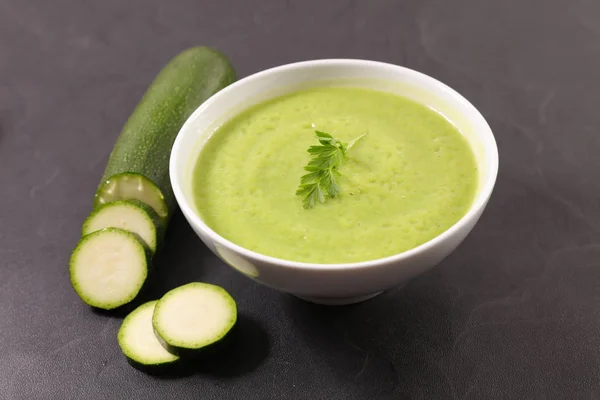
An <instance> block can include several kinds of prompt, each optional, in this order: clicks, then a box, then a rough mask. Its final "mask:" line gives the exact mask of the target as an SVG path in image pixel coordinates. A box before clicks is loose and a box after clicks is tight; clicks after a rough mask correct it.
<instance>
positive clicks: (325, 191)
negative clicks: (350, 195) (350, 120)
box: [296, 131, 366, 208]
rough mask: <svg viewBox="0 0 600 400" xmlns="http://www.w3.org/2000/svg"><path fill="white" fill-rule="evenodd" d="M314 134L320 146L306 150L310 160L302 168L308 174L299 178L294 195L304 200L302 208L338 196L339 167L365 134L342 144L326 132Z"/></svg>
mask: <svg viewBox="0 0 600 400" xmlns="http://www.w3.org/2000/svg"><path fill="white" fill-rule="evenodd" d="M315 133H316V136H317V139H318V140H319V143H320V144H319V145H314V146H310V147H309V148H308V150H307V151H308V152H309V153H310V154H311V155H312V159H311V160H310V161H309V162H308V164H307V165H306V166H305V167H304V170H305V171H307V172H308V173H307V174H305V175H303V176H302V178H300V186H299V187H298V190H296V195H298V196H301V197H303V198H304V199H303V201H302V205H303V207H304V208H313V207H314V206H315V204H317V203H324V202H325V201H326V200H327V198H335V197H337V196H338V195H339V194H340V192H341V190H340V186H339V185H338V183H337V178H338V177H340V176H341V174H340V172H339V167H340V165H342V162H343V161H344V160H345V159H346V153H347V152H348V150H350V149H351V148H352V146H354V145H355V144H356V142H358V141H359V140H360V139H362V138H363V137H365V136H366V133H365V134H362V135H361V136H359V137H357V138H356V139H354V140H352V141H351V142H349V143H343V142H340V141H339V140H337V139H335V138H334V137H333V136H331V135H330V134H329V133H327V132H322V131H315Z"/></svg>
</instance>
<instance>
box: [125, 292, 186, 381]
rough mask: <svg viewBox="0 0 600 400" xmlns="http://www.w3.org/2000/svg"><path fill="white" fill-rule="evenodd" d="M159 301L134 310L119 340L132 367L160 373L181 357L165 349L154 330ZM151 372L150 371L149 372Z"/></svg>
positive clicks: (127, 318) (126, 321) (150, 302)
mask: <svg viewBox="0 0 600 400" xmlns="http://www.w3.org/2000/svg"><path fill="white" fill-rule="evenodd" d="M156 303H157V301H156V300H155V301H149V302H147V303H144V304H142V305H141V306H139V307H138V308H136V309H135V310H133V311H132V312H131V313H130V314H129V315H127V317H125V319H124V320H123V323H122V324H121V328H119V333H118V335H117V340H118V342H119V347H121V351H122V352H123V354H125V357H127V360H128V361H129V363H130V364H131V365H133V366H134V367H136V368H138V369H140V370H145V371H149V370H150V369H152V368H154V369H155V370H154V371H152V372H158V371H156V369H158V368H159V367H167V366H171V365H172V364H174V363H175V362H177V361H178V360H179V357H178V356H176V355H174V354H171V353H169V352H168V351H167V350H165V349H164V348H163V346H162V345H161V344H160V342H159V341H158V339H157V338H156V336H155V335H154V330H153V329H152V314H153V313H154V307H155V305H156ZM149 372H150V371H149Z"/></svg>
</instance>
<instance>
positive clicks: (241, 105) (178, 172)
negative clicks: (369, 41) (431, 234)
mask: <svg viewBox="0 0 600 400" xmlns="http://www.w3.org/2000/svg"><path fill="white" fill-rule="evenodd" d="M331 84H334V85H347V86H355V87H366V88H372V89H378V90H383V91H388V92H393V93H397V94H400V95H403V96H406V97H409V98H412V99H414V100H416V101H419V102H421V103H423V104H426V105H428V106H429V107H431V108H432V109H434V110H436V111H437V112H439V113H441V114H443V115H444V116H445V117H446V118H447V119H448V120H449V121H451V122H452V123H453V124H454V125H455V126H456V127H457V128H458V129H459V130H460V131H461V133H462V134H463V135H464V136H465V137H466V139H467V140H468V142H469V143H470V145H471V148H472V149H473V152H474V154H475V158H476V161H477V164H478V167H479V189H478V191H477V194H476V197H475V199H474V201H473V203H472V205H471V208H470V209H469V211H468V212H467V214H466V215H465V216H464V217H463V218H462V219H461V220H460V221H458V222H457V223H456V224H455V225H453V226H452V227H451V228H450V229H448V230H447V231H445V232H443V233H442V234H440V235H439V236H437V237H436V238H434V239H432V240H430V241H428V242H426V243H424V244H422V245H420V246H418V247H416V248H413V249H411V250H408V251H406V252H403V253H400V254H397V255H394V256H391V257H386V258H382V259H378V260H373V261H366V262H360V263H348V264H309V263H301V262H293V261H288V260H283V259H278V258H274V257H269V256H265V255H262V254H258V253H255V252H253V251H250V250H248V249H245V248H243V247H240V246H238V245H237V244H235V243H232V242H230V241H228V240H226V239H225V238H223V237H221V236H220V235H219V234H218V233H216V232H214V231H213V230H212V229H211V228H209V227H208V226H207V225H206V224H205V223H204V222H203V221H202V218H201V217H200V216H199V214H198V213H197V212H196V208H195V205H194V203H193V199H192V191H191V187H192V185H191V182H192V170H193V166H194V163H195V161H196V159H197V156H198V154H199V152H200V151H201V150H202V147H203V145H204V143H206V140H207V139H208V138H209V137H210V135H211V134H212V133H214V131H215V129H216V128H218V127H219V126H220V125H221V124H222V123H223V122H225V121H226V120H228V119H229V118H231V117H232V116H234V115H236V114H238V113H239V112H240V111H242V110H244V109H245V108H247V107H249V106H252V105H254V104H257V103H260V102H263V101H265V100H268V99H270V98H273V97H276V96H280V95H283V94H286V93H289V92H292V91H296V90H299V89H302V88H307V87H312V86H320V85H331ZM497 171H498V149H497V147H496V142H495V140H494V135H493V133H492V131H491V129H490V127H489V126H488V124H487V123H486V121H485V119H484V118H483V116H482V115H481V114H480V113H479V112H478V111H477V109H476V108H475V107H473V105H471V103H469V102H468V101H467V100H466V99H465V98H464V97H462V96H461V95H460V94H458V93H457V92H455V91H454V90H452V89H451V88H449V87H448V86H446V85H445V84H443V83H441V82H439V81H437V80H435V79H433V78H431V77H429V76H427V75H424V74H422V73H419V72H416V71H413V70H410V69H407V68H404V67H400V66H397V65H391V64H386V63H380V62H374V61H366V60H344V59H341V60H337V59H331V60H317V61H305V62H299V63H294V64H289V65H284V66H280V67H276V68H272V69H269V70H266V71H262V72H259V73H257V74H254V75H252V76H249V77H247V78H244V79H242V80H240V81H238V82H236V83H234V84H232V85H231V86H229V87H227V88H226V89H224V90H222V91H220V92H219V93H217V94H216V95H215V96H213V97H212V98H210V99H209V100H208V101H206V102H205V103H204V104H203V105H202V106H200V107H199V108H198V109H197V110H196V111H195V112H194V113H193V114H192V115H191V116H190V118H189V119H188V120H187V122H186V123H185V124H184V125H183V127H182V128H181V131H180V132H179V135H178V137H177V140H176V141H175V144H174V146H173V150H172V153H171V160H170V175H171V182H172V184H173V190H174V192H175V196H176V198H177V202H178V203H179V206H180V207H181V210H182V211H183V214H184V215H185V217H186V219H187V220H188V222H189V223H190V225H191V226H192V228H193V229H194V231H196V233H197V234H198V236H199V237H200V239H202V241H203V242H204V244H206V246H208V247H209V248H210V249H211V250H212V251H213V252H214V253H215V254H216V255H217V256H219V257H220V258H221V259H222V260H224V261H225V262H226V263H227V264H229V265H231V266H232V267H233V268H235V269H236V270H238V271H239V272H241V273H242V274H244V275H246V276H248V277H250V278H252V279H255V280H256V281H258V282H260V283H262V284H265V285H267V286H270V287H272V288H275V289H278V290H281V291H284V292H288V293H291V294H294V295H296V296H298V297H300V298H303V299H306V300H309V301H313V302H316V303H322V304H350V303H355V302H359V301H362V300H366V299H368V298H371V297H373V296H375V295H377V294H379V293H381V292H382V291H385V290H386V289H389V288H391V287H394V286H398V285H401V284H403V283H405V282H406V281H407V280H409V279H411V278H413V277H414V276H416V275H418V274H420V273H422V272H423V271H426V270H428V269H429V268H431V267H433V266H434V265H436V264H438V263H439V262H440V261H441V260H442V259H444V258H445V257H446V256H447V255H448V254H450V253H451V252H452V251H453V250H454V249H455V248H456V247H457V246H458V245H459V244H460V243H461V242H462V241H463V239H464V238H465V236H466V235H467V234H468V233H469V232H470V231H471V229H472V228H473V226H474V225H475V223H476V222H477V221H478V219H479V217H480V215H481V213H482V212H483V210H484V208H485V206H486V204H487V202H488V199H489V197H490V195H491V193H492V190H493V187H494V184H495V181H496V175H497Z"/></svg>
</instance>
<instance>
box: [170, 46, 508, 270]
mask: <svg viewBox="0 0 600 400" xmlns="http://www.w3.org/2000/svg"><path fill="white" fill-rule="evenodd" d="M336 65H339V66H347V65H355V66H356V65H360V66H363V67H365V68H391V69H396V70H400V71H402V72H403V73H406V74H409V75H411V74H412V75H414V76H415V77H418V78H420V79H424V80H429V81H430V82H431V83H432V85H433V86H436V87H437V88H438V89H439V90H441V91H445V92H447V93H448V94H450V96H451V97H452V101H453V102H456V103H462V105H463V108H466V109H467V110H468V112H467V113H463V114H464V115H468V119H469V120H479V121H478V125H480V126H481V127H482V128H483V129H484V130H487V136H489V138H488V140H489V144H488V145H486V146H485V147H486V151H485V157H484V160H485V162H486V163H487V167H488V172H487V176H486V178H485V181H484V184H483V186H482V187H481V189H480V191H479V194H478V195H477V197H476V198H475V199H474V201H473V203H472V204H471V206H470V207H469V210H468V211H467V212H466V213H465V214H464V215H463V216H462V217H461V218H460V219H459V220H458V221H457V222H455V223H454V224H453V225H452V226H450V227H449V228H448V229H446V230H445V231H443V232H442V233H440V234H439V235H437V236H435V237H434V238H432V239H430V240H428V241H427V242H425V243H422V244H420V245H418V246H416V247H413V248H411V249H408V250H406V251H403V252H401V253H397V254H394V255H391V256H387V257H382V258H377V259H372V260H367V261H360V262H350V263H332V264H324V263H323V264H322V263H309V262H301V261H292V260H287V259H284V258H278V257H273V256H269V255H266V254H262V253H258V252H255V251H253V250H249V249H247V248H245V247H243V246H240V245H238V244H236V243H234V242H232V241H230V240H228V239H226V238H224V237H223V236H221V235H220V234H219V233H217V232H216V231H214V230H213V229H212V228H210V227H209V226H208V225H206V224H205V223H204V221H203V220H202V218H200V216H199V215H198V213H197V212H196V211H194V209H193V207H192V206H191V205H190V202H189V201H188V199H187V197H186V196H185V195H184V194H183V190H182V189H181V185H182V184H183V183H182V182H181V181H182V180H180V179H179V176H180V175H183V174H182V173H181V172H182V171H180V169H181V168H180V167H179V166H178V165H180V164H179V163H178V162H177V158H178V157H179V153H180V152H181V147H182V142H183V137H184V136H185V135H186V132H187V131H189V130H190V126H191V125H192V124H193V122H194V121H195V120H196V119H197V118H198V115H200V114H201V113H203V112H204V110H205V109H207V108H209V107H211V105H212V103H214V102H215V101H217V99H219V98H220V97H223V96H227V95H228V94H229V93H230V92H234V91H236V90H239V89H238V88H240V87H243V86H244V85H246V84H248V83H250V82H253V81H257V80H260V79H263V78H265V77H267V76H269V75H274V74H277V73H279V72H284V71H290V70H291V71H293V70H299V71H300V70H303V69H306V68H311V67H319V66H336ZM488 140H486V141H485V142H486V143H487V142H488ZM488 147H489V151H488ZM498 158H499V157H498V146H497V143H496V139H495V137H494V134H493V131H492V129H491V127H490V126H489V124H488V123H487V121H486V120H485V118H484V117H483V115H482V114H481V112H480V111H479V110H478V109H477V108H476V107H475V106H474V105H473V104H472V103H471V102H470V101H468V100H467V99H466V98H465V97H464V96H463V95H461V94H460V93H458V92H457V91H456V90H454V89H452V88H451V87H450V86H448V85H446V84H445V83H443V82H441V81H439V80H438V79H436V78H434V77H432V76H430V75H427V74H425V73H422V72H419V71H416V70H414V69H411V68H408V67H404V66H400V65H396V64H391V63H387V62H381V61H373V60H367V59H358V58H324V59H314V60H306V61H298V62H292V63H288V64H283V65H279V66H275V67H271V68H267V69H265V70H262V71H259V72H256V73H254V74H251V75H248V76H247V77H244V78H242V79H240V80H238V81H236V82H234V83H232V84H230V85H229V86H227V87H225V88H224V89H222V90H220V91H219V92H217V93H216V94H214V95H213V96H211V97H210V98H209V99H207V100H206V101H205V102H204V103H203V104H201V105H200V106H199V107H198V108H197V109H196V110H195V111H194V112H193V113H192V114H191V115H190V116H189V117H188V119H187V120H186V121H185V123H184V124H183V126H182V127H181V129H180V131H179V133H178V134H177V137H176V139H175V142H174V144H173V147H172V150H171V155H170V161H169V174H170V180H171V185H172V188H173V192H174V194H175V199H176V201H177V203H178V205H179V207H180V208H181V211H182V212H183V214H184V215H185V216H186V219H188V222H190V224H193V225H196V228H197V229H199V230H201V231H202V232H203V233H204V234H205V235H207V236H209V237H210V238H211V239H212V240H213V242H214V243H215V244H216V245H219V246H220V247H224V248H227V249H229V250H232V251H234V252H235V253H239V254H240V255H242V256H243V257H245V258H247V259H251V260H253V261H257V262H260V263H263V264H264V263H268V264H273V265H277V266H278V267H283V268H290V269H310V270H317V271H340V270H359V269H366V268H374V267H381V266H385V265H388V264H392V263H393V264H396V263H399V262H401V261H403V260H406V259H409V258H412V257H414V256H417V255H419V254H423V253H425V252H427V251H428V250H430V249H432V248H434V247H435V246H437V245H438V244H440V243H442V242H444V241H445V240H447V239H449V238H450V237H452V236H454V235H455V234H457V233H458V232H459V231H461V230H462V229H463V228H464V227H465V226H466V225H467V224H468V223H469V222H470V221H471V220H472V219H473V218H477V214H478V213H480V212H481V211H482V210H483V209H484V208H485V206H486V204H487V202H488V200H489V198H490V196H491V194H492V192H493V189H494V186H495V183H496V179H497V176H498V164H499V160H498ZM190 219H191V221H189V220H190Z"/></svg>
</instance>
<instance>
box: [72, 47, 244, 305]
mask: <svg viewBox="0 0 600 400" xmlns="http://www.w3.org/2000/svg"><path fill="white" fill-rule="evenodd" d="M234 80H235V72H234V70H233V68H232V66H231V64H230V63H229V61H228V60H227V59H226V58H225V57H224V56H223V55H222V54H221V53H219V52H217V51H215V50H213V49H210V48H208V47H193V48H190V49H187V50H185V51H183V52H181V53H180V54H178V55H177V56H176V57H175V58H173V59H172V60H171V61H170V62H169V63H168V64H167V65H166V66H165V67H164V68H163V69H162V70H161V71H160V73H159V74H158V76H157V77H156V78H155V80H154V81H153V82H152V84H151V85H150V87H149V88H148V90H147V91H146V93H145V94H144V96H143V98H142V100H141V101H140V103H139V104H138V105H137V107H136V108H135V110H134V111H133V114H132V115H131V116H130V117H129V119H128V121H127V123H126V124H125V127H124V128H123V130H122V132H121V134H120V135H119V138H118V139H117V142H116V144H115V146H114V148H113V150H112V153H111V155H110V157H109V160H108V163H107V166H106V170H105V172H104V176H103V177H102V180H101V183H100V185H99V187H98V190H97V192H96V195H95V200H94V210H93V211H92V213H91V215H90V216H89V217H88V218H87V220H86V221H85V222H84V224H83V229H82V238H81V240H80V241H79V243H78V244H77V246H76V247H75V249H74V251H73V253H72V255H71V259H70V262H69V272H70V278H71V283H72V286H73V288H74V289H75V292H76V293H77V294H78V295H79V297H80V298H81V299H82V300H83V301H84V302H85V303H86V304H88V305H90V306H92V307H96V308H101V309H105V310H111V309H114V308H118V307H120V306H123V305H125V304H127V303H129V302H131V301H132V300H134V299H135V298H136V296H137V295H138V293H139V292H140V290H141V288H142V287H143V286H144V283H145V281H146V278H147V276H148V271H149V267H150V265H151V260H152V256H153V255H154V253H155V252H156V251H157V250H158V249H159V248H160V245H161V242H162V240H163V235H164V234H165V231H166V228H167V225H168V222H169V219H170V218H171V216H172V215H173V212H174V210H175V208H176V202H175V195H174V194H173V190H172V188H171V182H170V179H169V158H170V154H171V148H172V146H173V142H174V141H175V138H176V137H177V134H178V133H179V130H180V129H181V126H182V125H183V124H184V122H185V121H186V120H187V118H188V117H189V116H190V115H191V113H192V112H193V111H194V110H195V109H196V108H197V107H199V106H200V105H201V104H202V103H203V102H204V101H205V100H206V99H208V98H209V97H211V96H212V95H213V94H215V93H216V92H218V91H219V90H221V89H223V88H224V87H226V86H228V85H229V84H231V83H232V82H233V81H234Z"/></svg>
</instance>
